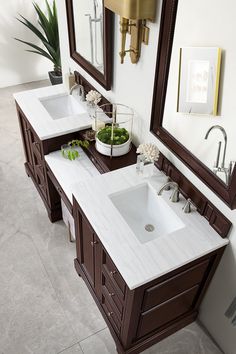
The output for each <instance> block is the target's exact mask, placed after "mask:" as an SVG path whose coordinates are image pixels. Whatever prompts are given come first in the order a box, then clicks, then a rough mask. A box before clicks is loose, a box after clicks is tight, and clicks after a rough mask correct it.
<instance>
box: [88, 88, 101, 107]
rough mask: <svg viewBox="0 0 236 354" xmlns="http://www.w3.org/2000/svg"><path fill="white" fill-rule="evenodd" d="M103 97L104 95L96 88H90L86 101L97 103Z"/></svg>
mask: <svg viewBox="0 0 236 354" xmlns="http://www.w3.org/2000/svg"><path fill="white" fill-rule="evenodd" d="M101 99H102V95H101V94H100V93H99V92H97V91H94V90H90V91H89V93H88V94H87V95H86V101H87V102H89V103H91V104H95V105H97V104H98V103H99V102H100V101H101Z"/></svg>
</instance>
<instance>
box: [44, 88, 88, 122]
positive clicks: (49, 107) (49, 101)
mask: <svg viewBox="0 0 236 354" xmlns="http://www.w3.org/2000/svg"><path fill="white" fill-rule="evenodd" d="M40 102H41V104H42V105H43V106H44V108H45V109H46V111H47V112H48V113H49V115H50V116H51V118H52V119H53V120H55V119H61V118H66V117H70V116H75V115H79V114H83V113H86V111H85V109H84V108H83V106H82V105H81V104H80V103H79V102H78V101H77V100H76V99H75V98H74V97H73V96H72V95H68V94H65V95H60V96H54V97H49V98H43V99H40Z"/></svg>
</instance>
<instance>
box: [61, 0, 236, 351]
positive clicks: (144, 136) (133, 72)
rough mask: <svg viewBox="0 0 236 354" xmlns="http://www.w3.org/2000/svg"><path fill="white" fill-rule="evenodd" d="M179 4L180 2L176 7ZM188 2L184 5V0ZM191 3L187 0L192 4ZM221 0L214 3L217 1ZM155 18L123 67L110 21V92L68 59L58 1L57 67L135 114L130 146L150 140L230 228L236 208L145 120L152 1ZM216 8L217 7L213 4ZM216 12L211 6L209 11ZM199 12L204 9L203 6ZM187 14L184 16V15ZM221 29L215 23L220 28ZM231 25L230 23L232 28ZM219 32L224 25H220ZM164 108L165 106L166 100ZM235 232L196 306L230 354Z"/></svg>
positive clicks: (234, 123) (235, 123) (235, 6)
mask: <svg viewBox="0 0 236 354" xmlns="http://www.w3.org/2000/svg"><path fill="white" fill-rule="evenodd" d="M181 1H182V0H180V1H179V2H180V3H181ZM189 1H190V0H188V1H187V2H189ZM191 1H192V0H191ZM219 1H220V0H217V3H219ZM157 3H158V4H159V5H158V6H159V7H158V11H157V13H158V15H157V21H156V23H155V24H151V23H149V24H148V25H149V27H150V44H149V45H148V46H145V45H143V46H142V57H141V60H140V61H139V63H138V64H137V65H133V64H131V63H130V60H129V58H128V57H126V59H125V64H123V65H121V64H120V62H119V60H120V59H119V55H118V52H119V46H120V32H119V25H118V21H119V19H118V18H117V17H116V23H115V29H116V30H115V40H114V44H115V48H114V52H115V55H114V56H115V58H114V83H113V89H112V91H109V92H106V91H105V90H104V89H103V88H102V87H101V86H100V85H99V84H98V83H97V82H96V81H94V80H93V79H92V78H91V77H90V76H89V75H88V74H87V73H86V72H85V71H84V70H83V69H81V68H80V67H79V66H78V65H77V64H76V63H75V62H74V61H73V60H71V59H70V55H69V46H68V37H67V23H66V10H65V5H64V1H60V0H57V4H58V12H59V25H60V32H61V43H62V45H61V47H62V65H63V69H64V73H66V72H67V71H68V70H69V68H70V69H71V70H78V71H79V72H80V73H81V74H82V75H84V77H85V78H87V79H88V80H89V81H90V82H91V83H92V84H93V85H94V86H95V87H96V88H97V89H98V90H99V91H100V92H101V93H102V94H104V96H106V97H107V98H108V99H110V100H112V101H114V102H118V103H123V104H127V105H129V106H131V107H132V108H134V109H135V111H136V117H135V120H134V142H135V143H139V142H149V141H150V142H154V143H156V144H157V145H158V147H159V148H160V150H161V151H162V152H163V153H164V154H165V155H166V157H167V158H168V159H169V160H170V161H171V162H173V163H174V165H175V166H176V167H177V168H178V169H179V170H180V171H181V172H182V173H183V174H184V175H185V176H186V177H187V178H188V179H190V180H191V181H192V183H193V184H194V185H196V186H197V188H199V190H201V192H202V193H204V194H205V195H206V197H207V198H209V199H210V200H211V201H212V202H213V203H214V204H215V205H216V206H217V207H218V208H219V209H220V210H221V211H222V212H223V214H224V215H226V216H227V217H228V218H229V219H230V220H231V221H232V222H233V224H234V226H235V224H236V210H235V211H231V210H230V209H229V208H228V207H227V206H226V205H225V204H224V203H223V202H222V201H221V200H220V199H219V198H218V197H217V196H216V195H215V194H214V193H213V192H211V191H210V190H209V189H208V188H207V187H206V186H205V185H204V184H203V183H202V182H201V181H200V180H199V179H198V178H197V176H195V175H194V174H193V173H191V171H190V170H188V169H187V168H186V166H185V165H184V164H182V163H181V162H180V160H178V159H177V158H176V157H175V156H174V155H173V154H172V153H171V152H170V151H169V150H168V149H167V148H166V147H165V146H164V145H163V144H162V143H161V142H160V141H159V140H158V139H156V138H155V137H154V136H153V135H152V134H151V133H150V132H149V127H150V117H151V107H152V94H153V84H154V76H155V63H156V53H157V45H158V33H159V23H160V9H161V4H160V2H157ZM215 6H216V7H217V5H215ZM227 6H228V8H230V9H231V10H230V11H232V13H235V12H236V3H235V1H234V0H228V1H227ZM214 9H215V7H214ZM215 11H216V10H215ZM203 12H204V8H203ZM187 15H188V13H187V12H186V16H187ZM219 26H220V24H219ZM232 26H233V24H232ZM221 29H222V31H224V24H222V26H221ZM231 41H232V42H233V41H234V31H232V35H231ZM167 104H168V102H167ZM234 113H235V112H231V115H230V117H229V119H231V127H230V128H231V129H232V131H233V130H234V131H235V129H236V120H235V118H234ZM235 280H236V231H235V228H233V230H232V232H231V235H230V245H229V246H228V248H227V250H226V252H225V254H224V256H223V259H222V261H221V264H220V266H219V267H218V269H217V272H216V275H215V277H214V279H213V282H212V283H211V286H210V288H209V290H208V292H207V294H206V297H205V299H204V301H203V303H202V306H201V313H200V318H201V320H202V322H203V323H204V324H205V326H206V327H207V329H208V330H209V331H210V333H211V334H212V336H213V337H214V338H215V340H216V341H217V342H218V343H219V345H220V346H221V348H222V349H223V351H224V352H225V353H226V354H235V348H236V329H235V328H233V327H232V326H231V325H230V323H229V321H228V320H227V319H226V318H225V317H224V312H225V310H226V308H227V307H228V305H229V303H230V302H231V301H232V299H233V297H234V296H235V295H236V281H235Z"/></svg>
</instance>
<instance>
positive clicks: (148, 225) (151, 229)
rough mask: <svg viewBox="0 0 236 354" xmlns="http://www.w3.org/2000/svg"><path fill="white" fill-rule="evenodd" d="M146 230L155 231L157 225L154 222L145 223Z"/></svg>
mask: <svg viewBox="0 0 236 354" xmlns="http://www.w3.org/2000/svg"><path fill="white" fill-rule="evenodd" d="M145 230H146V231H147V232H153V231H154V230H155V227H154V226H153V225H152V224H147V225H145Z"/></svg>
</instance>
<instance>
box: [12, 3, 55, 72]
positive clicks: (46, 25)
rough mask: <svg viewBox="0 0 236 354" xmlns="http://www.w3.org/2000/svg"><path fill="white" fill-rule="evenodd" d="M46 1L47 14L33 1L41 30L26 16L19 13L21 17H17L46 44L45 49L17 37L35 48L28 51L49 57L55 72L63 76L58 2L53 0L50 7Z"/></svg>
mask: <svg viewBox="0 0 236 354" xmlns="http://www.w3.org/2000/svg"><path fill="white" fill-rule="evenodd" d="M45 2H46V7H47V15H45V14H44V13H43V11H42V10H41V9H40V7H39V5H38V4H37V3H36V2H33V6H34V8H35V11H36V13H37V15H38V23H39V25H40V27H41V30H39V29H38V28H37V27H35V26H34V25H33V24H32V23H31V22H30V21H29V20H27V19H26V18H25V17H24V16H22V15H19V16H20V18H17V20H18V21H19V22H21V23H22V24H23V25H24V26H26V27H27V28H28V29H29V30H30V31H32V32H33V33H34V34H35V35H36V36H37V37H38V38H39V39H40V41H41V42H42V44H43V46H44V49H42V48H41V47H39V46H38V45H35V44H34V43H31V42H27V41H24V40H22V39H19V38H15V39H16V40H17V41H19V42H21V43H24V44H26V45H28V46H30V47H31V48H33V49H31V50H27V52H31V53H36V54H39V55H42V56H43V57H45V58H47V59H49V60H50V61H51V62H52V63H53V65H54V71H55V74H56V75H58V76H61V55H60V44H59V32H58V19H57V9H56V3H55V0H53V3H52V7H50V5H49V3H48V0H45Z"/></svg>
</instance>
